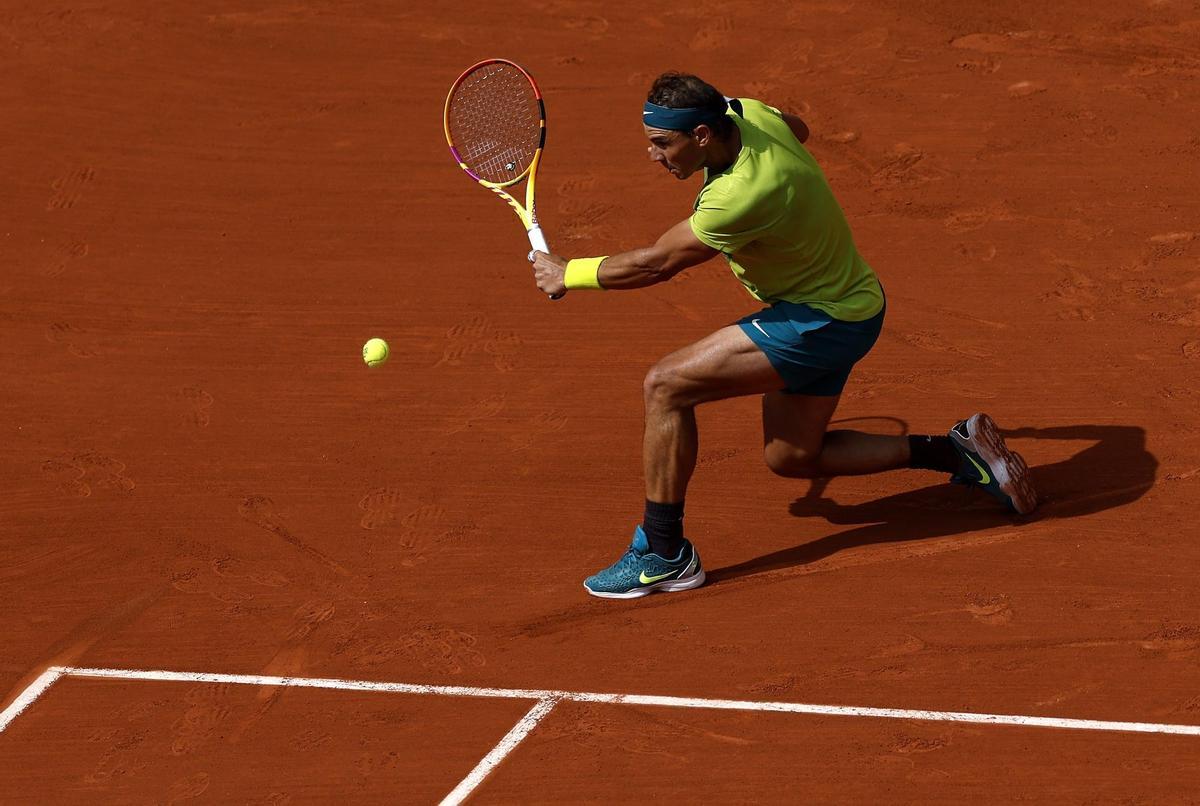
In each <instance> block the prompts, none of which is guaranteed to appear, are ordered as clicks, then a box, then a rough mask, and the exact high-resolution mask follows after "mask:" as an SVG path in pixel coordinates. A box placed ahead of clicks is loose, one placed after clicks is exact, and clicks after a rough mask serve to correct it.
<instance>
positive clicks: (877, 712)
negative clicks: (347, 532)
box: [0, 666, 1200, 806]
mask: <svg viewBox="0 0 1200 806" xmlns="http://www.w3.org/2000/svg"><path fill="white" fill-rule="evenodd" d="M63 676H71V677H91V678H97V677H98V678H108V679H115V680H157V681H165V682H181V683H231V684H236V685H250V686H291V687H296V688H326V689H339V690H343V691H378V692H391V693H400V694H440V695H443V696H449V697H490V698H500V699H521V700H537V702H536V703H535V704H534V706H533V708H531V709H530V710H529V712H528V713H526V714H525V716H523V717H522V718H521V719H520V721H519V722H517V724H516V725H514V726H513V727H512V728H511V729H510V730H509V731H508V733H507V734H505V736H504V738H503V739H501V740H500V743H499V744H497V745H496V746H495V747H493V748H492V750H491V752H489V753H488V754H487V755H486V756H484V757H483V760H482V761H480V762H479V763H478V764H477V765H475V769H473V770H471V772H470V773H469V774H468V775H467V777H466V778H464V779H463V780H462V781H461V782H460V783H459V784H458V786H456V787H455V788H454V790H453V791H452V792H451V793H450V794H449V795H447V796H446V797H445V798H444V799H443V800H442V802H441V806H459V804H461V803H462V802H463V801H464V800H465V799H466V798H468V797H470V795H471V793H472V792H474V790H475V788H476V787H478V786H479V784H481V783H482V782H483V781H484V779H485V778H487V776H488V775H490V774H491V772H492V771H493V770H494V769H495V768H496V766H497V765H499V764H500V762H502V761H503V760H504V759H505V757H506V756H507V755H508V754H509V753H511V752H512V751H513V749H514V748H515V747H516V746H517V745H519V744H520V743H521V742H522V741H523V740H524V739H525V738H526V737H527V736H528V735H529V734H530V733H531V732H532V731H533V730H534V728H536V727H537V725H538V723H539V722H541V721H542V719H543V718H545V716H546V715H547V714H549V713H550V712H551V711H552V710H553V709H554V706H556V705H557V704H558V703H559V702H561V701H564V700H566V701H571V702H598V703H611V704H614V705H649V706H657V707H664V708H712V709H719V710H730V711H769V712H775V713H792V714H813V715H818V716H858V717H872V718H876V719H916V720H924V721H934V722H968V723H975V724H982V725H1013V726H1019V727H1028V728H1062V729H1067V730H1099V731H1114V732H1134V733H1166V734H1176V735H1184V736H1200V725H1174V724H1162V723H1153V722H1110V721H1105V720H1099V719H1066V718H1058V717H1042V716H1020V715H1016V714H972V713H964V712H957V711H916V710H908V709H902V708H866V707H859V706H845V705H808V704H804V703H794V702H755V701H751V700H714V699H703V698H693V697H660V696H655V695H649V694H598V693H591V692H583V691H550V690H540V689H516V688H475V687H470V686H430V685H422V684H417V683H381V682H374V681H370V680H341V679H338V678H320V677H277V676H274V675H255V674H218V673H209V672H169V671H162V670H157V671H147V670H138V669H89V668H79V667H71V666H52V667H50V668H49V669H47V670H46V671H45V672H43V673H42V674H41V675H40V676H38V678H37V679H36V680H34V681H33V682H32V683H30V684H29V685H28V686H27V687H26V688H25V690H24V691H23V692H21V694H20V696H18V697H17V699H16V700H14V701H13V703H12V704H11V705H9V706H8V708H5V709H4V712H3V713H2V714H0V733H2V732H3V731H4V729H5V728H7V727H8V725H9V724H10V723H11V722H12V721H13V720H14V719H16V718H17V716H18V715H20V713H21V712H22V711H24V710H25V709H26V708H28V707H29V706H30V705H32V704H33V702H34V701H35V700H36V699H37V698H38V697H40V696H41V695H42V693H43V692H45V691H46V689H48V688H50V686H52V685H53V684H54V682H55V681H56V680H58V679H59V678H60V677H63Z"/></svg>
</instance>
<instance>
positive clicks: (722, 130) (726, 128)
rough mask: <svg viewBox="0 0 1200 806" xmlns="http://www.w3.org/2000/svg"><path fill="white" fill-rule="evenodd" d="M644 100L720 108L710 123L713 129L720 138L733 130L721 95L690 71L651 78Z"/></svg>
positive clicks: (676, 106) (673, 106)
mask: <svg viewBox="0 0 1200 806" xmlns="http://www.w3.org/2000/svg"><path fill="white" fill-rule="evenodd" d="M646 100H647V101H649V102H650V103H652V104H657V105H658V106H665V107H669V108H671V109H712V110H714V111H716V110H720V112H721V116H720V117H719V118H716V119H715V121H714V122H713V123H712V128H713V131H714V132H716V134H717V136H718V137H720V138H722V139H724V138H726V137H728V136H729V135H730V133H732V132H733V125H734V124H733V121H732V120H730V119H729V117H728V116H726V115H725V109H726V108H727V105H726V103H725V96H724V95H722V94H721V92H720V91H719V90H718V89H717V88H716V87H714V86H713V85H712V84H709V83H708V82H707V81H705V80H704V79H702V78H700V77H699V76H694V75H692V74H691V73H679V72H676V71H674V70H670V71H668V72H666V73H663V74H662V75H660V76H659V77H658V78H656V79H654V84H653V85H651V87H650V92H648V93H647V94H646Z"/></svg>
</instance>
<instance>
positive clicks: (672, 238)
mask: <svg viewBox="0 0 1200 806" xmlns="http://www.w3.org/2000/svg"><path fill="white" fill-rule="evenodd" d="M719 254H720V252H719V251H718V250H716V249H713V248H712V247H711V246H709V245H708V244H706V243H704V242H702V241H701V240H700V239H699V238H697V237H696V233H694V232H693V231H692V227H691V223H690V219H684V220H683V221H680V222H679V223H678V224H676V225H675V226H673V227H671V228H670V229H669V230H667V231H666V232H665V233H663V235H662V237H660V238H659V239H658V240H657V241H656V242H655V243H654V245H653V246H647V247H644V248H642V249H632V250H630V251H628V252H622V253H620V254H619V255H612V256H610V257H608V258H605V260H604V262H603V263H601V264H600V268H599V271H598V272H597V275H596V279H597V280H598V281H599V283H600V287H601V288H605V289H611V290H617V289H629V288H645V287H646V286H649V285H654V284H655V283H661V282H664V281H666V280H670V279H671V278H672V277H674V276H675V275H676V274H679V272H681V271H683V270H684V269H686V268H689V267H691V266H696V265H698V264H700V263H703V262H704V261H706V260H709V259H711V258H712V257H714V256H716V255H719ZM531 255H532V257H533V276H534V279H535V280H536V281H537V287H538V288H539V289H541V291H542V292H543V293H545V294H549V295H550V296H556V295H558V294H562V293H564V292H565V291H566V290H567V286H566V282H565V280H564V276H563V275H564V273H565V271H566V268H567V260H566V259H565V258H561V257H559V256H558V255H548V254H546V253H545V252H532V253H531Z"/></svg>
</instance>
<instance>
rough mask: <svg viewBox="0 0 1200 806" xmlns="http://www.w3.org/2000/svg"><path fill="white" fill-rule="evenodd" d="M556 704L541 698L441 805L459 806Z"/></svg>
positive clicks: (556, 702)
mask: <svg viewBox="0 0 1200 806" xmlns="http://www.w3.org/2000/svg"><path fill="white" fill-rule="evenodd" d="M556 705H558V700H554V699H550V700H541V701H539V702H538V703H537V705H535V706H533V708H530V709H529V713H527V714H525V716H523V717H521V721H520V722H518V723H517V724H515V725H513V727H512V730H510V731H509V732H508V733H507V734H505V736H504V738H503V739H501V740H500V743H499V744H498V745H496V746H495V747H493V748H492V752H490V753H488V754H487V755H486V756H484V757H483V761H480V762H479V763H478V764H476V765H475V769H473V770H471V772H470V774H469V775H467V777H466V778H464V779H462V781H461V782H460V783H459V785H458V786H456V787H454V791H452V792H451V793H450V794H449V795H447V796H446V797H445V798H443V799H442V802H441V804H440V806H458V804H460V803H462V802H463V801H464V800H466V799H467V797H469V796H470V794H471V793H472V792H473V791H475V787H477V786H479V785H480V784H481V783H483V779H484V778H487V777H488V775H489V774H491V772H492V770H493V769H495V767H496V765H497V764H499V763H500V762H501V761H503V760H504V757H505V756H507V755H508V754H509V753H510V752H512V749H513V748H514V747H516V746H517V745H519V744H520V743H521V740H522V739H524V738H525V737H526V736H528V735H529V733H530V732H531V731H532V730H533V729H534V728H536V727H537V723H539V722H541V721H542V718H543V717H545V716H546V714H548V713H550V712H551V711H552V710H554V706H556Z"/></svg>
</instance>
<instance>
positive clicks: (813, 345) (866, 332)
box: [737, 302, 887, 397]
mask: <svg viewBox="0 0 1200 806" xmlns="http://www.w3.org/2000/svg"><path fill="white" fill-rule="evenodd" d="M886 311H887V306H886V305H885V306H884V308H883V309H882V310H880V311H879V313H877V314H875V315H874V316H873V317H871V318H870V319H867V320H866V321H863V322H843V321H842V320H840V319H834V318H833V317H832V316H830V315H829V314H827V313H825V312H824V311H819V310H817V309H816V308H812V307H809V306H808V305H804V304H802V303H797V302H776V303H775V304H774V305H772V306H771V307H770V308H764V309H762V310H761V311H759V312H758V313H752V314H750V315H749V316H744V317H742V318H741V319H739V320H738V321H737V324H738V325H739V326H740V327H741V328H742V332H744V333H745V334H746V335H747V336H749V337H750V340H751V341H753V342H754V343H755V344H756V345H758V349H760V350H762V351H763V352H764V353H765V354H766V356H767V360H769V361H770V362H771V366H773V367H774V368H775V371H776V372H778V373H779V375H780V377H782V378H783V383H784V389H783V391H784V392H786V393H788V394H794V395H821V396H826V397H828V396H832V395H840V394H841V393H842V388H843V387H844V386H845V385H846V379H847V378H849V377H850V368H851V367H853V366H854V365H855V364H856V363H857V362H858V361H859V360H860V359H861V358H862V357H863V356H865V355H866V354H867V353H868V352H870V351H871V348H872V347H873V346H875V340H876V339H878V338H879V331H880V330H882V329H883V315H884V313H885V312H886Z"/></svg>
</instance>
